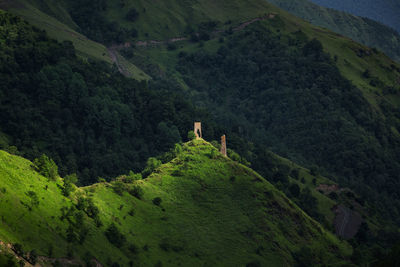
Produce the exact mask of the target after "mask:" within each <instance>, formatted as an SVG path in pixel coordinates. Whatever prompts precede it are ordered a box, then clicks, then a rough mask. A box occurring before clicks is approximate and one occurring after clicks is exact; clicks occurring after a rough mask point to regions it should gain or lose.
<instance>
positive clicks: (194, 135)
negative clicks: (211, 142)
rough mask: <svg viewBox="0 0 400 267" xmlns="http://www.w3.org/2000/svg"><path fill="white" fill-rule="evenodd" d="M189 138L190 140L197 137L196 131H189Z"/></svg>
mask: <svg viewBox="0 0 400 267" xmlns="http://www.w3.org/2000/svg"><path fill="white" fill-rule="evenodd" d="M187 138H188V140H189V141H191V140H194V139H196V134H195V133H194V131H189V132H188V135H187Z"/></svg>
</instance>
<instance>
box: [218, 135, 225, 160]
mask: <svg viewBox="0 0 400 267" xmlns="http://www.w3.org/2000/svg"><path fill="white" fill-rule="evenodd" d="M220 152H221V154H222V155H224V156H225V157H226V156H227V155H226V136H225V135H223V136H221V150H220Z"/></svg>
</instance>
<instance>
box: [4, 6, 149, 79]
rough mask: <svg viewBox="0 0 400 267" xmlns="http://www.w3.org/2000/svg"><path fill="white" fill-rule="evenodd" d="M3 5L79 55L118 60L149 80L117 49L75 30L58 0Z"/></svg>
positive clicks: (130, 73)
mask: <svg viewBox="0 0 400 267" xmlns="http://www.w3.org/2000/svg"><path fill="white" fill-rule="evenodd" d="M0 8H2V9H5V10H8V11H10V12H12V13H14V14H16V15H18V16H21V17H22V18H24V19H25V20H26V21H29V23H30V24H32V25H34V26H36V27H38V28H40V29H42V30H45V31H46V32H47V34H48V35H49V36H51V37H52V38H53V39H56V40H58V41H60V42H63V41H70V42H72V43H73V45H74V47H75V49H76V51H77V54H78V55H79V56H80V57H82V58H84V59H87V58H89V59H94V60H100V61H104V62H107V63H109V64H114V63H115V64H116V65H117V66H118V67H120V68H122V69H123V74H124V75H125V76H127V77H132V78H134V79H136V80H148V79H149V76H148V75H147V74H145V73H144V72H143V71H142V70H140V69H139V68H137V67H136V66H135V65H134V64H133V63H131V62H127V61H124V60H119V59H118V57H120V55H119V54H118V52H116V51H109V50H108V49H107V48H106V47H105V46H104V45H102V44H100V43H98V42H94V41H92V40H90V39H89V38H88V37H86V36H84V35H82V34H80V33H78V32H77V31H76V29H77V28H78V26H77V25H76V24H75V23H74V22H73V21H72V19H71V18H70V16H69V14H68V12H67V11H66V10H65V8H64V7H63V6H62V5H61V4H60V3H59V2H54V1H48V2H46V4H44V2H42V1H23V0H20V1H9V0H1V1H0ZM46 11H47V12H48V13H46ZM52 11H54V12H52ZM112 52H113V53H112ZM114 54H116V55H114Z"/></svg>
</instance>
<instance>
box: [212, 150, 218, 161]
mask: <svg viewBox="0 0 400 267" xmlns="http://www.w3.org/2000/svg"><path fill="white" fill-rule="evenodd" d="M218 154H219V153H218V151H217V150H215V149H211V152H210V158H211V159H216V158H217V156H218Z"/></svg>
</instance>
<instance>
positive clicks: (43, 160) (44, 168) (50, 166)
mask: <svg viewBox="0 0 400 267" xmlns="http://www.w3.org/2000/svg"><path fill="white" fill-rule="evenodd" d="M33 163H34V164H35V168H36V170H37V171H38V172H39V173H40V174H41V175H43V176H44V177H47V178H49V179H50V180H53V181H54V180H55V179H56V178H57V176H58V167H57V165H56V163H55V162H54V161H53V160H52V159H50V158H49V157H47V156H46V155H45V154H43V155H42V156H40V157H39V158H36V159H35V160H34V161H33Z"/></svg>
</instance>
